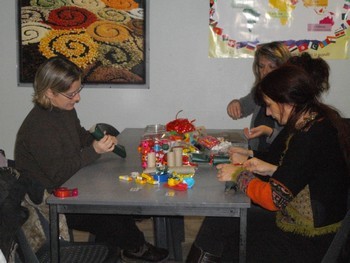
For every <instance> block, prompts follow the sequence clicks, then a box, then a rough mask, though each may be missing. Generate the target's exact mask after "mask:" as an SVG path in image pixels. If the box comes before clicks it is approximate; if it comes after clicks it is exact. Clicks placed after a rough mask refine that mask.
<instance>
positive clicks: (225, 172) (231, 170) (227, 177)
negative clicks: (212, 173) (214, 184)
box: [216, 163, 242, 182]
mask: <svg viewBox="0 0 350 263" xmlns="http://www.w3.org/2000/svg"><path fill="white" fill-rule="evenodd" d="M216 169H217V170H218V173H217V175H216V177H217V178H218V180H219V181H222V182H225V181H235V178H232V175H233V174H235V173H236V172H237V171H238V170H239V171H242V166H241V165H238V166H236V165H233V164H228V163H222V164H218V165H217V166H216Z"/></svg>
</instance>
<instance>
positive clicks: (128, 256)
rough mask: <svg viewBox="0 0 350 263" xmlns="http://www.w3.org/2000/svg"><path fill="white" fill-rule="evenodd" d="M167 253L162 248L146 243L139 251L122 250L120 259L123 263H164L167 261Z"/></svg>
mask: <svg viewBox="0 0 350 263" xmlns="http://www.w3.org/2000/svg"><path fill="white" fill-rule="evenodd" d="M168 256H169V252H168V250H166V249H164V248H159V247H155V246H153V245H151V244H150V243H148V242H145V244H144V245H143V246H142V247H141V248H140V249H139V251H132V250H122V253H121V258H122V260H123V262H128V263H130V262H133V263H134V262H144V263H146V262H165V261H166V260H167V259H168Z"/></svg>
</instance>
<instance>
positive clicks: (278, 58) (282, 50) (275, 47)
mask: <svg viewBox="0 0 350 263" xmlns="http://www.w3.org/2000/svg"><path fill="white" fill-rule="evenodd" d="M261 57H264V58H266V59H268V60H269V61H272V62H273V63H275V64H276V66H277V67H279V66H281V65H282V64H284V63H285V62H287V60H288V59H289V58H290V57H291V53H290V51H289V49H288V47H287V46H286V45H284V44H283V43H282V42H276V41H275V42H270V43H265V44H262V45H260V46H258V48H257V50H256V52H255V55H254V62H253V73H254V75H255V83H254V86H255V85H256V84H257V83H258V82H259V81H260V80H261V79H260V73H259V59H260V58H261Z"/></svg>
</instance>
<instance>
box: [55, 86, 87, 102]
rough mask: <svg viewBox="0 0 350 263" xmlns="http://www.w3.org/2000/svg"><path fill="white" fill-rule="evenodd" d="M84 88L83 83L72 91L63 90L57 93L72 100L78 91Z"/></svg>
mask: <svg viewBox="0 0 350 263" xmlns="http://www.w3.org/2000/svg"><path fill="white" fill-rule="evenodd" d="M83 88H84V85H81V86H80V88H79V89H77V90H76V91H74V92H71V93H63V92H59V94H61V95H62V96H64V97H66V98H67V99H70V100H72V99H73V98H74V97H75V96H76V95H77V94H79V93H80V91H81V90H82V89H83Z"/></svg>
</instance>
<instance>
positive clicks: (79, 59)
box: [17, 0, 146, 84]
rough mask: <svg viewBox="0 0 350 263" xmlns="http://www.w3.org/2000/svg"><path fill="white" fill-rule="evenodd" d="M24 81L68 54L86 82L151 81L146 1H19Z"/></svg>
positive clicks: (138, 82) (29, 81) (20, 57)
mask: <svg viewBox="0 0 350 263" xmlns="http://www.w3.org/2000/svg"><path fill="white" fill-rule="evenodd" d="M17 1H18V19H19V22H18V25H19V30H18V34H19V37H18V38H19V41H18V43H19V46H18V48H19V82H20V83H32V82H33V80H34V74H35V70H33V69H36V68H37V67H38V66H39V65H40V64H41V63H43V62H44V61H45V60H46V59H48V58H51V57H54V56H64V57H66V58H68V59H69V60H71V61H72V62H74V63H75V64H77V65H78V66H79V67H80V68H81V69H82V70H83V72H84V79H83V82H84V83H97V84H99V83H103V84H106V83H107V84H144V83H145V76H146V74H145V23H144V21H145V19H144V14H145V12H144V10H145V0H123V1H120V0H94V1H85V0H55V1H52V0H40V1H39V0H17Z"/></svg>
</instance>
